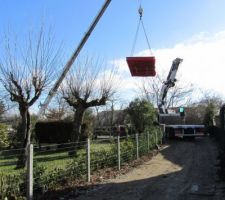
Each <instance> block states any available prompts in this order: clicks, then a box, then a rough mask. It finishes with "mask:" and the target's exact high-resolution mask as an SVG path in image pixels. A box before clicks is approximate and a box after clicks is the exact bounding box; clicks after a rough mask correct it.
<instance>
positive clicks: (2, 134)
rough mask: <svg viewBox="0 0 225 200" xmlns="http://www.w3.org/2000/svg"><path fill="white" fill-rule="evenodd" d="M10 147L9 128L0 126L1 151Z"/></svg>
mask: <svg viewBox="0 0 225 200" xmlns="http://www.w3.org/2000/svg"><path fill="white" fill-rule="evenodd" d="M8 146H9V135H8V126H7V125H5V124H0V149H1V148H5V147H8Z"/></svg>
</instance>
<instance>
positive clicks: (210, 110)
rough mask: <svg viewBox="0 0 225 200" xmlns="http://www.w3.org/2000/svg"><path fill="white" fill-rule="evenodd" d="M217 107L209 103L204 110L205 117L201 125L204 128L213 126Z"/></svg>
mask: <svg viewBox="0 0 225 200" xmlns="http://www.w3.org/2000/svg"><path fill="white" fill-rule="evenodd" d="M216 111H217V107H216V105H215V103H213V102H210V103H209V104H208V105H207V107H206V109H205V116H204V120H203V123H204V124H205V126H206V127H210V126H213V125H214V117H215V115H216Z"/></svg>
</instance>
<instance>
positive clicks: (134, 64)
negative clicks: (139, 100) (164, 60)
mask: <svg viewBox="0 0 225 200" xmlns="http://www.w3.org/2000/svg"><path fill="white" fill-rule="evenodd" d="M127 64H128V66H129V69H130V73H131V75H132V76H155V75H156V72H155V57H127Z"/></svg>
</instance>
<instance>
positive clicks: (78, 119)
mask: <svg viewBox="0 0 225 200" xmlns="http://www.w3.org/2000/svg"><path fill="white" fill-rule="evenodd" d="M84 112H85V107H84V106H79V107H77V108H76V111H75V114H74V122H73V132H72V142H79V140H80V136H81V125H82V122H83V116H84Z"/></svg>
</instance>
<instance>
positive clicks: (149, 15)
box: [0, 0, 225, 58]
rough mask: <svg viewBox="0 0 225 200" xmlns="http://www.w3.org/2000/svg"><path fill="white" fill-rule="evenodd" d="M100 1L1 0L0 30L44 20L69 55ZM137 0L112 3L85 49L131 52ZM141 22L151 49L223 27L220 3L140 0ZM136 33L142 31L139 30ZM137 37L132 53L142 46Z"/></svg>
mask: <svg viewBox="0 0 225 200" xmlns="http://www.w3.org/2000/svg"><path fill="white" fill-rule="evenodd" d="M103 2H104V1H103V0H86V1H83V0H38V1H34V0H20V1H15V0H7V1H3V0H1V7H0V13H1V18H0V27H1V30H4V29H7V27H8V26H9V27H12V28H13V30H14V31H15V33H16V34H22V33H24V32H26V31H27V30H28V29H29V28H35V27H36V26H37V24H40V22H42V21H45V23H46V24H47V25H49V24H50V25H51V26H53V27H54V28H53V29H54V31H55V35H56V38H57V40H58V41H59V42H63V44H64V46H65V48H66V49H68V52H70V51H72V50H73V49H74V47H76V45H77V43H78V42H79V40H80V39H81V37H82V36H83V34H84V32H85V31H86V30H87V27H88V26H89V24H90V22H91V21H92V20H93V17H94V16H95V15H96V13H97V11H98V10H99V8H100V7H101V5H102V3H103ZM138 5H139V1H138V0H112V2H111V4H110V6H109V8H108V10H107V11H106V13H105V15H104V17H103V18H102V19H101V21H100V23H99V24H98V26H97V28H96V29H95V31H94V33H93V35H92V36H91V38H90V40H89V41H88V43H87V44H86V45H85V50H87V51H88V52H91V53H92V52H95V53H97V54H100V55H103V56H107V57H112V58H115V57H123V56H126V55H128V54H130V51H131V46H132V43H133V37H134V34H135V31H136V26H137V22H138V14H137V9H138ZM142 6H143V8H144V17H143V20H144V23H145V27H146V29H147V33H148V37H149V40H150V43H151V47H152V48H153V49H158V48H165V47H172V46H173V45H174V44H176V43H178V42H180V41H183V40H185V39H187V38H189V37H190V36H192V35H195V34H196V33H200V32H209V33H216V32H218V31H220V30H223V29H225V20H224V19H225V12H224V8H225V1H224V0H183V1H180V0H170V1H168V0H157V1H156V0H142ZM140 33H141V32H140ZM146 47H147V46H146V41H145V38H144V37H142V35H140V37H139V38H138V45H137V47H136V48H137V51H138V50H141V49H143V48H146Z"/></svg>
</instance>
